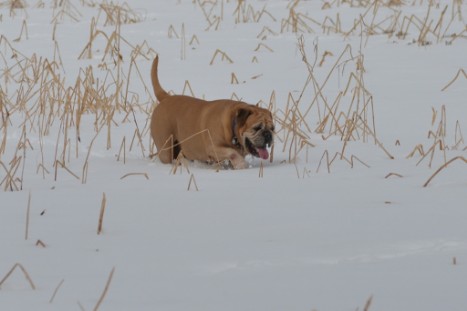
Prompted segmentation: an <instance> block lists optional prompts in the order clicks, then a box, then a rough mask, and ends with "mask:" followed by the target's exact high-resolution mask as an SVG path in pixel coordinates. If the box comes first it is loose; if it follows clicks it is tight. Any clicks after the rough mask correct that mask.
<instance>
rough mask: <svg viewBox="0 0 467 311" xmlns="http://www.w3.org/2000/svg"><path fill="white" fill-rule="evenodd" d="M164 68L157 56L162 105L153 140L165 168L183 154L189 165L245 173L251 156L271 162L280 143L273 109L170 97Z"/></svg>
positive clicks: (158, 95) (157, 90)
mask: <svg viewBox="0 0 467 311" xmlns="http://www.w3.org/2000/svg"><path fill="white" fill-rule="evenodd" d="M158 63H159V56H156V58H155V59H154V61H153V63H152V68H151V80H152V85H153V88H154V94H155V95H156V98H157V100H158V101H159V104H158V105H157V106H156V107H155V108H154V111H153V113H152V116H151V136H152V139H153V140H154V143H155V144H156V147H157V155H158V156H159V159H160V161H161V162H162V163H172V161H173V160H175V159H178V157H179V155H180V154H182V155H183V157H185V158H186V159H189V160H197V161H200V162H205V163H210V164H213V163H218V164H220V163H227V164H229V165H230V166H231V167H232V168H234V169H245V168H248V162H247V161H246V160H245V156H246V155H248V154H251V155H252V156H255V157H258V158H261V159H268V158H269V151H268V149H267V148H268V147H271V146H272V144H273V141H274V138H273V136H274V122H273V117H272V114H271V112H270V111H269V110H267V109H264V108H260V107H257V106H253V105H250V104H247V103H244V102H241V101H234V100H229V99H221V100H213V101H205V100H202V99H198V98H194V97H190V96H184V95H170V94H168V93H167V92H166V91H165V90H164V89H163V88H162V87H161V85H160V83H159V78H158V73H157V67H158ZM226 161H227V162H226Z"/></svg>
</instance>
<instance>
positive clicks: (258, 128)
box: [253, 125, 262, 132]
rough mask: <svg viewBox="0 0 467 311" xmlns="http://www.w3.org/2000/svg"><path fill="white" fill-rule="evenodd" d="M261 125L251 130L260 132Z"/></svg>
mask: <svg viewBox="0 0 467 311" xmlns="http://www.w3.org/2000/svg"><path fill="white" fill-rule="evenodd" d="M261 128H262V127H261V125H257V126H255V127H254V128H253V130H255V132H258V131H259V130H261Z"/></svg>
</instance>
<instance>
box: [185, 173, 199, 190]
mask: <svg viewBox="0 0 467 311" xmlns="http://www.w3.org/2000/svg"><path fill="white" fill-rule="evenodd" d="M192 184H193V185H194V186H195V189H196V191H199V189H198V185H197V184H196V179H195V175H193V174H191V175H190V180H189V181H188V189H187V191H190V188H191V185H192Z"/></svg>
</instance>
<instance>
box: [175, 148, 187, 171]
mask: <svg viewBox="0 0 467 311" xmlns="http://www.w3.org/2000/svg"><path fill="white" fill-rule="evenodd" d="M179 167H180V168H183V167H184V168H185V169H186V172H187V173H188V174H190V168H189V166H188V161H187V160H186V158H185V155H184V154H183V151H180V153H179V154H178V156H177V158H176V159H175V161H174V163H173V164H172V174H173V175H175V174H177V170H178V168H179ZM182 172H183V169H180V173H182Z"/></svg>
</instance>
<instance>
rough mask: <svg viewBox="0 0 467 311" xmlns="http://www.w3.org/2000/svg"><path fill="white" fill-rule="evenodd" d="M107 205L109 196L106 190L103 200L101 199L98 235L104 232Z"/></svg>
mask: <svg viewBox="0 0 467 311" xmlns="http://www.w3.org/2000/svg"><path fill="white" fill-rule="evenodd" d="M106 206H107V198H106V196H105V192H104V193H102V201H101V209H100V212H99V221H98V223H97V235H100V234H101V233H102V226H103V222H104V213H105V207H106Z"/></svg>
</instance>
